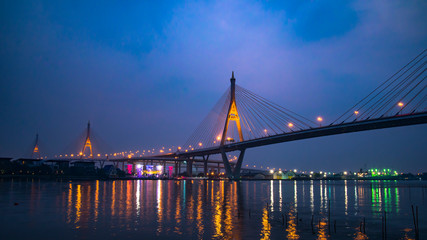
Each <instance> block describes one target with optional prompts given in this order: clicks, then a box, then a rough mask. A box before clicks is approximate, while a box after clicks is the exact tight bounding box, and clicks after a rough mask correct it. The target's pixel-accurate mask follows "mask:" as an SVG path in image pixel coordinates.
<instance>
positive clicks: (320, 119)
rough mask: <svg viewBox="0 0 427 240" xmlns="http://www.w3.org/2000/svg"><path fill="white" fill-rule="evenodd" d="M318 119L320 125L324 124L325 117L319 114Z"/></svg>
mask: <svg viewBox="0 0 427 240" xmlns="http://www.w3.org/2000/svg"><path fill="white" fill-rule="evenodd" d="M317 121H318V122H319V126H322V122H323V118H322V117H320V116H319V117H317Z"/></svg>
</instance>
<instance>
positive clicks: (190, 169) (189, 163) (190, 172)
mask: <svg viewBox="0 0 427 240" xmlns="http://www.w3.org/2000/svg"><path fill="white" fill-rule="evenodd" d="M192 176H193V159H188V160H187V177H192Z"/></svg>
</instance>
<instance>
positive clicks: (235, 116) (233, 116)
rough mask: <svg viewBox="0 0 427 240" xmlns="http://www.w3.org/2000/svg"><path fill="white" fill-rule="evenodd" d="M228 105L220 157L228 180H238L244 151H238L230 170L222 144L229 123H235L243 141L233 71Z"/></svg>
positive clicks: (225, 139) (224, 140) (222, 143)
mask: <svg viewBox="0 0 427 240" xmlns="http://www.w3.org/2000/svg"><path fill="white" fill-rule="evenodd" d="M230 83H231V86H230V104H229V107H228V111H227V118H226V119H225V125H224V130H223V132H222V138H221V145H220V147H221V156H222V161H223V163H224V168H225V172H226V174H227V177H228V178H230V179H239V178H240V169H241V166H242V161H243V156H244V155H245V149H241V150H240V155H239V158H238V160H237V163H236V165H235V167H234V169H233V170H232V169H231V165H230V162H229V160H228V158H227V154H226V153H225V150H224V144H225V142H226V141H227V140H228V139H227V132H228V129H229V126H230V122H235V124H236V126H237V131H238V133H239V140H240V141H241V142H242V141H244V139H243V133H242V128H241V125H240V117H239V111H238V110H237V104H236V79H235V78H234V71H233V72H231V78H230Z"/></svg>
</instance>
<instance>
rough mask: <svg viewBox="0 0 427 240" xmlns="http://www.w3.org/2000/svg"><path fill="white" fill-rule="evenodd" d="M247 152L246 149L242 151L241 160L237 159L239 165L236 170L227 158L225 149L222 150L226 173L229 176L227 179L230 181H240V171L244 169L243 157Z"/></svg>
mask: <svg viewBox="0 0 427 240" xmlns="http://www.w3.org/2000/svg"><path fill="white" fill-rule="evenodd" d="M245 150H246V149H242V150H240V155H239V158H238V159H237V163H236V165H235V166H234V169H231V165H230V162H229V160H228V158H227V154H226V153H225V151H224V149H221V156H222V161H223V163H224V168H225V173H226V174H227V177H228V178H229V179H231V180H237V179H240V169H241V168H242V162H243V157H244V156H245Z"/></svg>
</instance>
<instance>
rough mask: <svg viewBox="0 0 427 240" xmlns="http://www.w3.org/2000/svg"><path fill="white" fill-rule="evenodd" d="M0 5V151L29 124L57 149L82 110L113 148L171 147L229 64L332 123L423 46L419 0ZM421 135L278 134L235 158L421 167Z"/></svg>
mask: <svg viewBox="0 0 427 240" xmlns="http://www.w3.org/2000/svg"><path fill="white" fill-rule="evenodd" d="M283 2H285V3H283ZM0 4H1V7H0V11H1V14H0V19H1V21H0V34H1V36H2V37H1V38H0V42H1V44H0V62H1V64H0V73H1V82H0V91H1V92H0V102H1V106H0V107H1V111H0V132H1V134H0V155H1V156H20V155H22V154H23V153H24V152H28V150H27V149H28V148H29V147H30V146H31V143H32V141H33V139H34V136H35V134H36V132H38V133H39V134H40V139H41V141H42V143H43V145H44V149H45V152H47V153H48V154H55V153H58V152H61V151H63V150H64V149H65V148H66V146H68V145H70V143H71V142H73V141H75V139H76V138H77V137H78V136H79V135H80V133H81V132H82V131H83V130H84V127H85V124H86V123H87V121H88V120H90V121H91V122H92V126H93V128H94V129H95V130H96V132H97V133H98V135H100V137H102V139H103V141H105V142H107V143H108V145H110V146H112V147H113V148H114V150H117V151H126V150H134V149H144V148H152V147H159V146H163V145H164V146H167V145H180V144H183V143H184V142H185V140H186V139H187V137H188V136H190V134H191V132H192V131H194V129H195V128H196V126H197V125H198V124H199V123H200V121H201V120H202V119H203V117H204V116H205V115H206V114H207V113H208V112H209V110H210V109H211V108H212V106H213V105H214V104H215V102H216V101H217V100H218V99H219V98H220V96H221V95H222V94H223V92H224V91H225V89H226V88H227V87H228V85H229V78H230V73H231V71H233V70H234V71H235V74H236V78H237V84H239V85H241V86H243V87H245V88H246V89H250V90H252V91H253V92H255V93H257V94H259V95H261V96H264V97H266V98H268V99H270V100H271V101H273V102H276V103H278V104H279V105H281V106H284V107H287V108H289V109H292V110H294V111H296V112H298V113H300V114H302V115H304V116H306V117H308V118H313V119H314V118H315V117H316V116H318V115H322V116H324V118H325V121H328V120H331V121H332V120H333V119H335V118H336V117H338V116H339V115H340V113H343V112H344V111H345V110H347V108H348V107H350V106H351V105H352V104H354V103H355V102H356V101H357V100H359V99H360V98H362V97H364V96H365V95H367V94H368V93H369V92H370V91H371V90H372V89H374V88H375V87H376V86H377V85H378V84H379V83H381V82H382V81H384V80H385V79H387V78H388V77H389V76H390V75H392V74H393V73H394V72H395V71H397V70H398V69H399V68H400V67H401V66H403V65H405V64H406V63H407V62H408V61H409V60H410V59H411V58H413V57H414V56H416V55H417V54H418V53H419V52H421V51H422V50H423V49H425V48H426V46H427V30H426V29H427V26H426V22H427V16H426V15H425V12H426V10H427V3H426V2H425V1H394V0H391V1H338V2H337V1H185V2H177V1H144V2H141V1H126V2H123V1H108V2H107V3H105V2H97V1H92V2H88V1H59V2H52V1H32V2H31V3H25V4H24V3H21V2H18V1H2V2H1V3H0ZM426 134H427V126H413V127H405V128H397V129H388V130H379V131H373V132H365V133H355V134H347V135H343V136H333V137H325V138H319V139H312V140H304V141H298V142H294V143H284V144H278V145H274V146H269V147H262V148H258V149H253V150H249V151H248V152H247V154H246V156H245V157H246V158H245V162H247V163H249V164H252V163H256V164H257V165H261V164H262V165H264V166H271V167H282V168H298V169H307V170H308V169H314V170H317V169H318V170H322V169H323V170H331V171H339V170H344V169H350V170H356V169H359V168H361V167H363V166H364V165H367V166H378V167H382V166H384V167H392V168H397V169H399V170H403V171H413V172H416V171H420V169H421V170H423V171H426V169H427V161H425V159H427V150H426V149H425V144H426V138H425V136H426ZM42 150H43V149H42ZM325 166H328V167H326V168H328V169H324V168H325Z"/></svg>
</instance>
